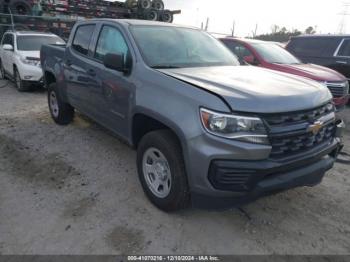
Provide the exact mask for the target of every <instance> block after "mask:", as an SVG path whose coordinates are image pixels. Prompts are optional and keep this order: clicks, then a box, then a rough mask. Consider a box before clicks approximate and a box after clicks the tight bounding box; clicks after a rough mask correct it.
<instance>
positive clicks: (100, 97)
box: [88, 23, 133, 137]
mask: <svg viewBox="0 0 350 262" xmlns="http://www.w3.org/2000/svg"><path fill="white" fill-rule="evenodd" d="M130 50H131V47H130V46H129V45H128V42H127V40H126V37H125V35H124V34H123V32H122V30H121V28H119V27H118V25H116V24H115V23H111V24H109V23H103V24H102V25H101V27H100V30H99V34H98V38H97V40H96V45H95V49H94V52H93V60H94V61H91V63H89V65H88V66H89V68H88V70H90V71H91V72H94V74H95V75H96V81H95V82H94V84H93V85H92V86H91V97H94V104H95V107H96V108H98V113H99V120H102V121H103V124H104V125H106V126H107V127H109V128H110V129H112V130H114V131H116V132H117V133H118V134H119V135H120V136H122V137H126V135H127V132H128V130H127V128H128V124H127V120H128V117H129V116H128V113H129V108H130V103H131V101H132V99H131V94H132V89H133V82H132V80H131V77H130V76H129V74H128V75H126V74H124V73H123V72H118V71H116V70H112V69H108V68H106V67H105V66H104V65H103V59H104V56H105V55H106V54H108V53H112V54H116V53H118V54H123V55H124V59H125V62H126V61H127V59H128V57H129V60H128V61H129V62H130V59H131V58H130V56H131V52H130Z"/></svg>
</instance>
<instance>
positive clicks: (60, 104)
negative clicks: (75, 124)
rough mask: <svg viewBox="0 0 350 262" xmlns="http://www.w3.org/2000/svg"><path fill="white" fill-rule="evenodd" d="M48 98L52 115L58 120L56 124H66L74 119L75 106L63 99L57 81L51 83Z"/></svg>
mask: <svg viewBox="0 0 350 262" xmlns="http://www.w3.org/2000/svg"><path fill="white" fill-rule="evenodd" d="M47 100H48V104H49V109H50V114H51V117H52V119H53V120H54V121H55V122H56V124H58V125H63V126H65V125H68V124H70V123H71V122H72V121H73V119H74V107H72V106H71V105H70V104H68V103H65V102H64V101H63V100H62V98H61V97H60V93H59V91H58V88H57V85H56V83H52V84H50V85H49V87H48V91H47Z"/></svg>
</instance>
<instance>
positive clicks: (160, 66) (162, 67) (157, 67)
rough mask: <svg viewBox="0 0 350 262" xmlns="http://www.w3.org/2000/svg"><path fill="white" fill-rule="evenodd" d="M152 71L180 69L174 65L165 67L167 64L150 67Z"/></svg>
mask: <svg viewBox="0 0 350 262" xmlns="http://www.w3.org/2000/svg"><path fill="white" fill-rule="evenodd" d="M151 67H152V68H154V69H171V68H181V67H180V66H175V65H167V64H164V65H163V64H160V65H154V66H151Z"/></svg>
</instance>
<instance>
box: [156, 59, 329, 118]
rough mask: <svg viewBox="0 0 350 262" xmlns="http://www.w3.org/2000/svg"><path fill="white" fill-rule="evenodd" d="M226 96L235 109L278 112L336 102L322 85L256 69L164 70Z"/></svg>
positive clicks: (244, 67) (231, 67)
mask: <svg viewBox="0 0 350 262" xmlns="http://www.w3.org/2000/svg"><path fill="white" fill-rule="evenodd" d="M159 71H161V72H163V73H164V74H166V75H168V76H171V77H173V78H176V79H178V80H181V81H184V82H186V83H189V84H192V85H194V86H197V87H199V88H201V89H205V90H207V91H209V92H212V93H215V94H216V95H219V96H220V97H222V98H223V99H224V100H225V101H226V102H227V103H228V104H229V105H230V107H231V109H232V110H236V111H242V112H254V113H277V112H290V111H297V110H305V109H311V108H314V107H317V106H320V105H321V104H323V103H326V102H328V101H330V100H331V99H332V95H331V94H330V92H329V90H328V89H327V88H326V87H325V86H324V85H322V84H319V83H317V82H315V81H312V80H308V79H306V78H302V77H297V76H293V75H290V74H284V73H280V72H276V71H272V70H268V69H262V68H255V67H252V66H221V67H199V68H181V69H160V70H159Z"/></svg>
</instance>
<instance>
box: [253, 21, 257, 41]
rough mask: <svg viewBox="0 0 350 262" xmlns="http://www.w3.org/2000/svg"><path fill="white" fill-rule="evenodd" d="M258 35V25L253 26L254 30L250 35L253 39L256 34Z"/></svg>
mask: <svg viewBox="0 0 350 262" xmlns="http://www.w3.org/2000/svg"><path fill="white" fill-rule="evenodd" d="M257 33H258V24H256V25H255V30H254V31H252V34H253V38H255V37H256V34H257Z"/></svg>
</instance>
